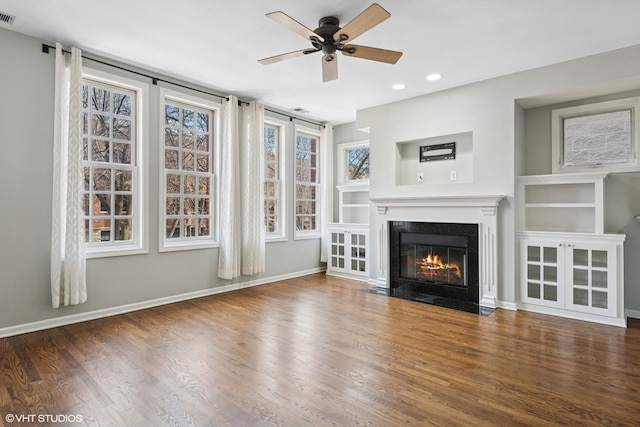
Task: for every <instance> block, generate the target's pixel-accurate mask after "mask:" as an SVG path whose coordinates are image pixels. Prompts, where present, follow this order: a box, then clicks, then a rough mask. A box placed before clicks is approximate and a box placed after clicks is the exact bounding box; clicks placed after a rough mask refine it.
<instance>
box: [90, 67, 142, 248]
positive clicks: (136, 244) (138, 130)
mask: <svg viewBox="0 0 640 427" xmlns="http://www.w3.org/2000/svg"><path fill="white" fill-rule="evenodd" d="M82 78H83V81H84V79H87V80H92V81H94V82H97V83H99V84H105V85H111V86H116V87H121V88H123V89H127V90H130V91H133V92H135V94H136V100H135V104H134V105H135V122H136V126H135V140H136V141H135V142H136V144H135V148H134V150H133V152H132V156H133V157H134V158H135V165H131V166H129V167H127V168H130V169H131V170H132V171H133V177H132V185H133V202H132V203H133V207H134V210H135V211H134V214H133V216H132V221H133V223H134V227H133V230H134V232H133V235H132V240H131V241H118V242H111V243H108V244H107V243H94V244H92V243H90V242H87V243H86V244H85V250H86V256H87V258H103V257H112V256H124V255H137V254H145V253H149V225H148V223H149V221H147V220H146V218H147V216H148V207H149V196H148V188H149V174H148V164H149V151H148V150H149V148H148V147H149V138H148V133H149V132H148V129H149V85H148V84H147V83H143V82H140V81H137V80H132V79H129V78H126V77H122V76H119V75H115V74H111V73H106V72H104V71H100V70H95V69H92V68H87V67H83V70H82ZM109 164H110V165H111V164H112V163H109Z"/></svg>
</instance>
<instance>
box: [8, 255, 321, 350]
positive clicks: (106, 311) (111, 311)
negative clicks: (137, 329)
mask: <svg viewBox="0 0 640 427" xmlns="http://www.w3.org/2000/svg"><path fill="white" fill-rule="evenodd" d="M324 271H325V268H324V267H319V268H314V269H311V270H305V271H298V272H295V273H288V274H282V275H279V276H271V277H267V278H264V279H255V280H248V281H246V282H241V283H233V284H230V285H225V286H220V287H217V288H211V289H204V290H201V291H195V292H189V293H186V294H180V295H172V296H170V297H163V298H156V299H152V300H149V301H142V302H137V303H133V304H126V305H121V306H117V307H109V308H103V309H100V310H93V311H88V312H86V313H79V314H72V315H69V316H62V317H56V318H55V319H46V320H40V321H37V322H30V323H24V324H22V325H15V326H9V327H6V328H0V338H5V337H10V336H13V335H20V334H26V333H29V332H36V331H42V330H45V329H51V328H57V327H59V326H65V325H71V324H73V323H80V322H86V321H88V320H95V319H101V318H103V317H109V316H115V315H118V314H124V313H130V312H132V311H138V310H144V309H147V308H153V307H158V306H161V305H166V304H172V303H175V302H180V301H187V300H190V299H195V298H202V297H206V296H210V295H216V294H220V293H223V292H230V291H235V290H238V289H245V288H251V287H254V286H260V285H266V284H269V283H274V282H279V281H281V280H287V279H294V278H296V277H302V276H308V275H310V274H316V273H323V272H324Z"/></svg>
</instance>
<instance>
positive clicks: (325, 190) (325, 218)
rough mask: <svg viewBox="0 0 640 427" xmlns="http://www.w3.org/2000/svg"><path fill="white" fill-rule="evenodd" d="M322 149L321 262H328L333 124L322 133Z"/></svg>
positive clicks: (331, 198) (331, 196) (331, 214)
mask: <svg viewBox="0 0 640 427" xmlns="http://www.w3.org/2000/svg"><path fill="white" fill-rule="evenodd" d="M320 143H321V144H322V151H321V152H320V162H321V165H320V167H321V171H320V174H321V175H320V179H321V181H320V183H321V191H320V206H321V209H322V212H321V219H322V238H321V239H320V244H321V247H320V262H327V246H328V244H329V243H328V239H329V235H328V233H327V224H328V223H330V222H333V170H334V168H333V126H331V125H326V126H325V127H324V128H323V129H322V133H321V134H320Z"/></svg>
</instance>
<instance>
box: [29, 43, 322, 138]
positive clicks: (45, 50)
mask: <svg viewBox="0 0 640 427" xmlns="http://www.w3.org/2000/svg"><path fill="white" fill-rule="evenodd" d="M55 48H56V47H55V46H50V45H48V44H46V43H43V44H42V53H47V54H48V53H49V49H55ZM62 52H63V53H67V54H71V51H69V50H66V49H62ZM82 58H83V59H87V60H89V61H93V62H97V63H98V64H102V65H106V66H107V67H111V68H117V69H118V70H122V71H126V72H128V73H132V74H136V75H138V76H141V77H146V78H148V79H150V80H151V82H152V83H153V84H154V85H155V86H157V85H158V82H162V83H167V84H170V85H173V86H178V87H181V88H183V89H189V90H193V91H195V92H199V93H202V94H205V95H211V96H215V97H217V98H220V99H225V100H227V101H228V100H229V97H227V96H224V95H219V94H217V93H212V92H207V91H205V90H201V89H197V88H194V87H191V86H186V85H183V84H181V83H177V82H173V81H170V80H165V79H162V78H160V77H154V76H150V75H148V74H145V73H141V72H139V71H135V70H132V69H129V68H125V67H121V66H119V65H115V64H111V63H109V62H105V61H101V60H99V59H95V58H90V57H88V56H84V55H82ZM240 103H245V104H248V102H247V101H241V100H239V101H238V104H240ZM264 110H265V111H269V112H270V113H275V114H280V115H282V116H285V117H288V118H289V121H293V120H299V121H301V122H305V123H310V124H312V125H316V126H322V127H325V125H324V124H323V123H318V122H314V121H311V120H306V119H301V118H300V117H295V116H292V115H290V114H287V113H282V112H280V111H275V110H271V109H269V108H267V107H265V108H264Z"/></svg>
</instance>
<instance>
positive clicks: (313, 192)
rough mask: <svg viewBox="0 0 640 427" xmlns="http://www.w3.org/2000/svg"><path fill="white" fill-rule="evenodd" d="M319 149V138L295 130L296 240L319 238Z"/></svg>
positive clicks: (306, 131) (307, 132) (312, 133)
mask: <svg viewBox="0 0 640 427" xmlns="http://www.w3.org/2000/svg"><path fill="white" fill-rule="evenodd" d="M319 146H320V136H319V134H316V133H314V132H313V131H310V130H301V129H297V130H296V147H295V168H296V169H295V179H296V183H295V230H296V237H298V238H300V237H317V236H319V235H320V206H319V204H320V203H319V201H320V188H319V184H320V182H319V178H320V175H319V169H318V164H319V163H318V161H319V158H318V155H319V152H318V149H319Z"/></svg>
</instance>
